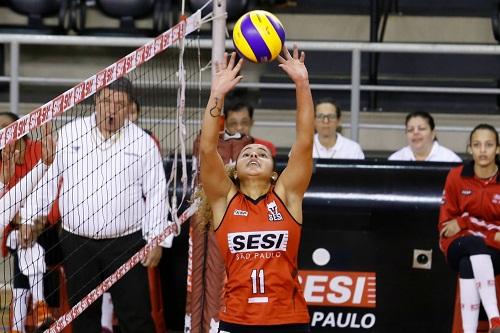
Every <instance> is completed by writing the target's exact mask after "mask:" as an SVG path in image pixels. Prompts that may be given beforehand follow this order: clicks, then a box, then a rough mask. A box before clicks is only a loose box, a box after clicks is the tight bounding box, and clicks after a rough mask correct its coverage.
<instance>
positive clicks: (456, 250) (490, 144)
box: [439, 124, 500, 333]
mask: <svg viewBox="0 0 500 333" xmlns="http://www.w3.org/2000/svg"><path fill="white" fill-rule="evenodd" d="M469 151H470V153H471V154H472V158H473V161H472V162H470V163H466V164H464V165H463V166H459V167H456V168H454V169H452V170H450V173H449V174H448V178H447V179H446V185H445V189H444V194H443V202H442V206H441V212H440V216H439V231H440V247H441V249H442V251H443V252H444V254H445V255H446V257H447V260H448V262H449V264H450V265H451V267H452V268H453V269H455V270H457V271H458V273H459V285H460V300H461V303H462V304H461V305H462V306H461V312H462V326H463V330H464V333H472V332H474V333H475V332H476V331H477V325H478V315H479V307H480V306H479V304H480V303H482V304H483V307H484V309H485V311H486V314H487V315H488V319H489V321H490V332H492V333H500V317H499V313H498V306H497V298H496V288H495V273H494V271H495V270H494V266H497V265H495V264H498V263H497V262H498V259H500V256H499V253H498V250H499V249H500V208H499V203H500V178H499V177H498V165H499V163H498V158H497V156H498V154H499V153H500V143H499V139H498V132H497V131H496V130H495V128H494V127H493V126H490V125H487V124H481V125H478V126H476V127H475V128H474V129H473V130H472V132H471V134H470V138H469ZM497 268H498V267H497Z"/></svg>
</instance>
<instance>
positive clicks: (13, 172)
mask: <svg viewBox="0 0 500 333" xmlns="http://www.w3.org/2000/svg"><path fill="white" fill-rule="evenodd" d="M204 20H206V18H202V14H201V9H200V10H199V11H197V12H196V13H194V14H192V15H191V16H189V17H187V18H185V19H182V20H181V21H180V22H179V23H178V24H177V25H176V26H174V27H172V28H171V29H169V30H168V31H166V32H164V33H163V34H161V35H160V36H158V37H156V38H154V39H153V40H151V41H150V42H148V43H147V44H145V45H143V46H141V47H139V48H138V49H136V50H134V51H133V52H130V53H129V54H127V55H125V56H124V57H123V58H121V59H119V60H118V61H116V62H115V63H113V64H111V65H109V66H108V67H106V68H104V69H103V70H101V71H99V72H98V73H96V74H95V75H92V76H91V77H89V78H88V79H87V80H85V81H83V82H81V83H79V84H77V85H75V86H74V87H72V88H71V89H69V90H67V91H65V92H64V93H62V94H61V95H59V96H57V97H56V98H54V99H53V100H51V101H49V102H47V103H45V104H44V105H42V106H40V107H39V108H37V109H35V110H34V111H32V112H31V113H29V114H27V115H24V116H22V117H21V118H20V119H18V120H15V119H11V120H12V121H11V122H10V123H9V124H8V125H7V126H5V127H4V128H3V129H1V130H0V149H2V164H1V168H2V169H1V172H2V177H3V178H2V181H3V180H4V178H5V179H7V178H8V181H5V184H3V186H2V195H1V198H0V215H1V216H0V219H1V220H0V225H1V228H2V229H3V245H2V247H3V249H4V255H7V254H10V256H11V257H12V258H14V260H5V259H4V264H5V270H4V272H3V274H4V280H5V281H7V282H6V285H3V286H1V287H2V290H9V289H12V301H10V312H8V313H4V314H3V316H7V315H8V316H9V318H8V319H7V318H2V321H3V322H4V323H5V322H9V326H10V328H9V331H10V330H19V331H20V332H25V329H26V326H29V325H32V326H34V327H35V328H36V327H43V329H46V330H45V331H46V332H51V333H52V332H61V331H63V330H64V329H65V327H66V326H68V324H69V323H71V322H72V321H73V320H74V319H75V318H76V317H77V316H79V315H80V314H81V313H83V312H84V311H85V310H86V309H88V308H89V307H91V306H93V304H94V303H95V302H100V297H101V295H102V294H103V293H105V292H106V291H108V290H109V289H110V288H112V286H113V285H114V284H115V283H116V282H117V281H119V280H120V279H121V278H122V277H123V276H124V275H125V274H126V273H127V272H128V271H130V270H131V269H133V268H134V267H135V266H136V265H138V264H139V265H140V263H141V262H143V263H144V261H145V260H147V258H148V256H149V254H150V253H151V251H152V249H153V248H155V247H156V246H159V245H163V246H166V247H168V246H170V244H171V242H172V237H173V235H176V234H178V233H179V232H180V226H181V224H182V223H183V222H185V221H186V220H187V219H189V217H190V216H191V215H193V214H194V213H195V211H196V209H197V203H196V202H195V203H191V202H189V192H190V187H191V184H190V180H191V177H190V173H192V172H193V171H192V170H191V169H188V164H187V161H186V154H189V153H190V150H191V147H192V142H193V141H194V139H195V137H196V135H197V134H198V132H199V128H200V123H201V122H200V119H201V113H202V112H201V110H202V109H203V102H204V101H205V100H206V98H202V96H204V95H206V94H207V92H206V91H205V90H206V88H205V87H202V72H203V65H202V62H204V60H203V57H202V54H201V50H200V47H199V40H198V33H197V31H198V30H199V28H200V26H201V24H202V23H203V22H204ZM207 75H210V73H207ZM1 117H4V116H0V119H4V118H5V117H4V118H1ZM6 119H10V118H9V117H7V118H6ZM21 166H23V167H21ZM178 189H179V190H178ZM47 234H50V235H51V236H50V237H47ZM38 235H39V237H38V240H36V237H35V236H38ZM123 235H125V238H127V239H128V240H129V241H130V243H128V244H127V248H128V249H136V250H134V251H132V252H131V251H123V253H118V252H119V248H120V246H124V245H123V243H119V242H120V239H122V238H123V237H122V236H123ZM136 235H137V237H135V236H136ZM144 239H145V240H146V241H147V244H146V245H144ZM89 249H91V250H89ZM88 251H91V252H88ZM88 253H92V255H88ZM117 253H118V254H117ZM110 256H111V258H110ZM59 267H64V270H65V274H66V277H65V278H66V280H67V281H71V280H72V279H81V278H82V276H85V275H84V274H89V273H88V272H87V271H90V272H95V273H97V275H98V277H99V279H98V280H99V282H96V281H97V280H94V279H89V280H88V281H87V282H86V283H79V285H78V288H77V289H75V285H73V286H71V287H70V288H69V294H68V295H69V298H68V301H69V304H70V305H71V309H70V311H69V312H67V313H62V312H61V313H57V314H54V315H53V316H52V317H53V319H54V320H55V321H51V322H43V323H42V321H43V320H45V319H47V318H46V317H44V315H42V314H39V313H37V312H36V311H37V309H36V307H35V303H36V304H38V303H39V302H42V303H43V302H45V303H48V305H49V307H50V306H52V304H51V302H53V303H58V301H60V297H59V295H60V290H59V288H58V287H59V286H60V285H61V283H60V282H57V283H56V285H57V286H56V287H55V288H52V289H51V288H47V286H50V282H47V276H48V275H50V273H54V272H55V271H56V270H57V269H59ZM67 267H72V268H70V269H66V268H67ZM96 269H97V270H96ZM92 274H93V273H92ZM52 275H54V274H52ZM56 280H57V279H56ZM9 286H10V288H8V287H9ZM19 290H24V291H19ZM2 293H3V294H2V295H0V297H1V298H3V299H4V300H5V299H7V295H6V293H5V292H2ZM51 299H54V301H51ZM30 300H31V301H30ZM4 302H5V301H4ZM60 305H61V304H54V307H59V308H60ZM30 312H32V315H31V317H30V315H29V313H30ZM27 318H31V322H30V321H29V320H27ZM43 325H45V326H43ZM49 327H50V328H49Z"/></svg>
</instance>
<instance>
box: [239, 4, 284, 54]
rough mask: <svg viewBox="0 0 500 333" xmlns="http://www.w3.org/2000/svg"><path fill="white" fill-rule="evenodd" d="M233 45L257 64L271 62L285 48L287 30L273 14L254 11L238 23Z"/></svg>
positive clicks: (241, 18)
mask: <svg viewBox="0 0 500 333" xmlns="http://www.w3.org/2000/svg"><path fill="white" fill-rule="evenodd" d="M233 43H234V47H235V49H236V51H237V52H238V54H239V55H240V56H242V57H243V58H245V59H248V60H249V61H251V62H255V63H261V62H270V61H273V60H274V59H276V57H277V56H278V55H279V54H280V52H281V49H282V48H283V44H284V43H285V29H284V28H283V25H282V24H281V22H280V20H278V18H277V17H276V16H274V15H273V14H271V13H269V12H266V11H264V10H253V11H251V12H248V13H246V14H245V15H243V16H242V17H240V18H239V19H238V21H237V22H236V24H235V26H234V29H233Z"/></svg>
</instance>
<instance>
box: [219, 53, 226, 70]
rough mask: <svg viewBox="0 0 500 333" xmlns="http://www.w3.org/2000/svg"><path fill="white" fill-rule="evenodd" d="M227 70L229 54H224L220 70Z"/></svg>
mask: <svg viewBox="0 0 500 333" xmlns="http://www.w3.org/2000/svg"><path fill="white" fill-rule="evenodd" d="M226 68H227V52H224V55H223V56H222V61H221V62H220V70H224V69H226Z"/></svg>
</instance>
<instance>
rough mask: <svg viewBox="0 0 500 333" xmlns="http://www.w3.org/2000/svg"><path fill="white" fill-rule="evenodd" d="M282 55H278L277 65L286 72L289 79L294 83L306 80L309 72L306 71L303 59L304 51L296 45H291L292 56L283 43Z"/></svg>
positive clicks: (304, 57) (304, 56)
mask: <svg viewBox="0 0 500 333" xmlns="http://www.w3.org/2000/svg"><path fill="white" fill-rule="evenodd" d="M282 52H283V56H281V55H280V56H278V61H279V63H280V64H279V65H278V66H279V67H281V69H283V70H284V71H285V73H287V74H288V76H289V77H290V79H292V81H293V82H294V83H295V84H299V83H302V82H308V80H309V74H308V72H307V68H306V66H305V65H304V60H305V59H306V54H305V53H304V51H302V52H300V56H299V49H298V47H297V45H294V46H293V56H292V55H291V54H290V52H289V51H288V49H287V48H286V46H285V45H283V50H282Z"/></svg>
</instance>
